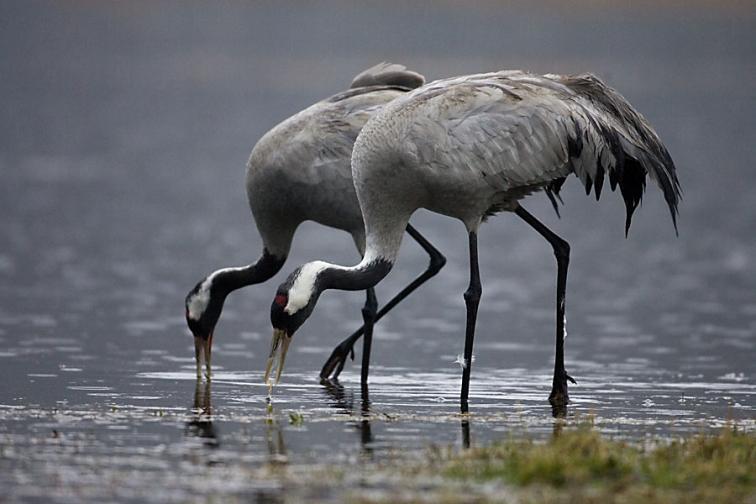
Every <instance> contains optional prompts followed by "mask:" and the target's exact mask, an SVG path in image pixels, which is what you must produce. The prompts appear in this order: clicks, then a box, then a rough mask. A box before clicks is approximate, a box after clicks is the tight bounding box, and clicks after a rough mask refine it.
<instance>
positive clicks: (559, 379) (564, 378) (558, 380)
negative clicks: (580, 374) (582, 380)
mask: <svg viewBox="0 0 756 504" xmlns="http://www.w3.org/2000/svg"><path fill="white" fill-rule="evenodd" d="M568 381H570V382H572V383H574V384H575V385H577V382H576V381H575V379H574V378H573V377H572V376H570V375H568V374H567V372H566V371H562V372H561V373H557V374H555V375H554V384H553V385H552V387H551V394H549V402H550V403H551V405H552V406H565V405H567V404H568V403H569V402H570V396H569V394H568V393H567V382H568Z"/></svg>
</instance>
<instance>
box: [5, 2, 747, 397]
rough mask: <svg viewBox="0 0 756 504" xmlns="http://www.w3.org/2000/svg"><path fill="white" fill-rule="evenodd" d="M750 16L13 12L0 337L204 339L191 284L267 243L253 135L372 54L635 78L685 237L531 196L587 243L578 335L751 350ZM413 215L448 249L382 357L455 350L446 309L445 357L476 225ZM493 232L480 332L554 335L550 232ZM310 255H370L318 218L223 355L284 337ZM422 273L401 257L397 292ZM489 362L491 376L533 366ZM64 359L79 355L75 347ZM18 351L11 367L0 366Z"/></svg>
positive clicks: (573, 320) (454, 8) (448, 69)
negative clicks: (675, 190) (252, 166)
mask: <svg viewBox="0 0 756 504" xmlns="http://www.w3.org/2000/svg"><path fill="white" fill-rule="evenodd" d="M755 20H756V10H755V9H754V6H753V4H751V3H749V2H729V3H728V2H725V3H721V2H716V3H715V2H693V3H689V2H669V3H662V4H657V3H653V2H640V3H634V4H633V5H632V6H631V5H626V4H625V3H622V2H608V3H607V2H568V3H562V2H545V3H532V2H514V3H499V2H472V3H470V2H412V1H410V2H381V3H368V4H359V5H358V4H354V3H352V2H338V1H327V2H317V3H291V4H286V3H284V4H282V3H280V2H252V3H241V2H221V3H200V2H139V1H136V2H89V1H74V2H63V3H60V2H39V1H23V2H8V1H6V2H3V3H2V5H0V26H1V27H2V28H1V29H0V54H1V56H2V57H0V74H2V76H3V77H2V79H0V96H2V97H3V98H2V109H1V110H0V113H2V116H1V117H2V120H1V121H0V170H2V174H3V176H2V180H3V183H2V184H1V185H0V215H2V217H1V218H0V240H1V241H0V243H2V245H1V246H0V338H2V341H3V343H4V345H5V346H6V347H8V346H9V345H20V344H22V343H24V342H28V341H30V340H33V339H34V338H42V339H44V338H47V337H52V336H54V337H65V338H68V339H70V340H71V344H70V345H71V346H75V347H80V348H81V349H82V353H84V354H88V355H91V356H92V357H94V359H95V360H97V361H101V360H107V359H108V357H107V356H108V355H111V354H113V353H114V350H115V349H119V350H123V351H124V352H130V351H132V350H140V349H144V348H149V347H151V346H156V347H158V348H163V347H169V348H175V347H176V346H180V347H181V348H183V347H184V346H185V347H186V349H187V352H189V348H190V346H191V341H190V338H189V337H188V336H187V334H185V331H184V327H183V325H184V322H183V313H182V312H183V307H182V303H183V298H184V295H185V294H186V292H188V291H189V289H190V288H191V287H192V286H193V285H194V283H195V282H197V281H198V280H200V279H201V278H202V277H203V276H204V275H205V274H207V273H209V272H210V271H212V270H214V269H216V268H218V267H222V266H231V265H241V264H247V263H249V262H251V261H253V260H254V259H256V257H257V255H258V253H259V251H260V249H261V245H260V240H259V237H258V235H257V233H256V229H255V227H254V224H253V222H252V219H251V214H250V212H249V209H248V207H247V202H246V195H245V191H244V186H243V180H244V167H245V163H246V160H247V156H248V155H249V152H250V150H251V148H252V146H253V145H254V143H255V142H256V140H257V139H259V138H260V136H261V135H262V134H263V133H264V132H265V131H267V130H268V129H269V128H271V127H272V126H273V125H275V124H276V123H277V122H279V121H281V120H282V119H284V118H286V117H288V116H289V115H291V114H293V113H295V112H297V111H298V110H301V109H302V108H304V107H306V106H308V105H310V104H311V103H313V102H315V101H317V100H319V99H322V98H324V97H326V96H328V95H330V94H333V93H335V92H337V91H339V90H341V89H344V88H346V87H347V86H348V84H349V83H350V81H351V78H352V77H353V76H354V75H355V74H357V73H358V72H360V71H361V70H363V69H364V68H367V67H369V66H371V65H373V64H375V63H377V62H380V61H393V62H397V63H402V64H405V65H407V66H408V67H409V68H411V69H413V70H416V71H418V72H421V73H423V74H424V75H425V76H426V77H427V78H428V80H432V79H435V78H441V77H446V76H451V75H458V74H464V73H474V72H480V71H489V70H495V69H503V68H521V69H527V70H532V71H534V72H542V73H545V72H557V73H579V72H585V71H590V72H593V73H596V74H597V75H599V76H600V77H601V78H603V79H604V80H605V81H606V82H607V83H609V84H610V85H612V86H614V87H615V88H617V89H618V90H620V92H621V93H623V94H624V95H625V96H626V97H627V98H628V99H629V101H630V102H631V103H633V104H634V105H635V106H636V107H637V108H638V110H640V111H641V112H642V113H643V114H644V115H645V116H646V117H647V118H648V120H649V121H650V122H651V123H652V124H653V125H654V126H655V128H656V129H657V131H658V133H659V135H660V136H661V138H662V139H663V141H664V142H665V143H666V144H667V146H668V148H669V150H670V152H671V154H672V156H673V158H674V160H675V161H676V163H677V166H678V171H679V176H680V181H681V183H682V187H683V190H684V200H683V203H682V206H681V210H680V213H681V215H680V237H679V239H678V238H675V235H674V231H673V228H672V225H671V222H670V219H669V217H668V215H667V212H666V210H665V208H664V207H663V204H662V198H661V197H660V193H658V192H657V189H656V188H655V187H653V186H650V187H649V191H648V193H647V195H646V198H645V199H644V205H643V207H642V208H641V209H639V211H638V212H637V214H636V218H635V220H634V223H633V228H632V229H631V233H630V237H629V239H627V240H625V238H624V237H623V211H624V210H623V208H622V207H623V206H622V203H621V198H620V197H619V195H618V194H612V193H608V192H607V193H606V194H605V196H604V198H603V199H602V201H601V202H600V204H597V203H596V202H595V201H593V200H592V198H586V197H585V196H583V195H582V193H581V189H580V184H579V183H577V182H576V181H570V182H569V183H568V184H567V185H566V189H567V190H566V192H565V195H564V199H565V206H564V208H563V211H562V214H563V218H562V219H561V221H558V220H557V219H556V218H555V217H554V215H553V212H552V211H551V210H550V209H549V206H548V204H547V201H546V198H545V197H543V196H542V195H536V196H532V197H531V198H530V200H529V201H528V202H527V206H528V208H530V209H531V211H533V212H535V213H536V214H537V215H538V216H539V217H540V218H542V219H543V220H544V221H545V222H547V223H548V224H549V225H552V226H553V227H552V228H553V229H554V230H555V231H556V232H558V233H559V234H561V235H562V236H563V237H564V238H566V239H567V240H568V241H570V242H571V243H572V246H573V261H572V265H571V267H572V269H571V271H570V283H569V290H568V316H569V317H570V332H571V333H573V332H574V333H576V334H577V333H580V334H584V335H585V337H586V339H589V340H590V339H593V338H595V337H596V336H601V335H602V334H601V332H602V326H601V324H602V323H604V325H607V324H609V325H612V326H613V327H614V331H615V332H616V331H617V330H618V329H617V327H618V326H624V327H625V329H627V330H628V333H631V335H635V336H637V333H638V332H644V331H646V332H653V333H657V332H659V331H661V332H663V333H664V335H663V338H661V337H660V340H663V341H661V342H660V344H661V343H663V344H664V345H667V346H669V347H670V348H673V349H674V351H675V352H677V351H678V350H679V348H680V347H681V346H689V345H691V344H695V345H699V346H698V347H697V348H698V350H696V352H700V351H701V350H703V349H704V348H709V347H711V346H717V345H719V344H720V343H721V341H720V339H721V336H722V334H723V333H722V332H721V331H722V330H725V333H727V331H731V332H735V333H738V332H739V331H742V332H743V336H744V337H745V335H746V334H747V336H748V337H747V338H746V340H745V342H746V343H748V348H747V350H748V351H749V352H750V355H749V358H750V357H753V356H754V355H753V353H752V352H753V345H752V343H753V332H754V323H755V322H754V321H755V320H756V300H755V299H754V297H753V288H754V283H755V282H754V280H755V278H756V276H755V275H754V273H753V251H754V243H756V238H754V233H753V229H754V228H753V226H754V222H756V220H755V219H754V217H755V215H756V210H755V208H756V205H755V204H754V203H753V194H752V187H753V182H752V181H751V180H750V173H751V171H752V170H750V168H749V167H750V166H751V165H752V164H753V159H754V157H755V156H754V154H756V114H755V113H754V112H755V111H756V87H754V84H753V83H754V78H756V35H754V33H756V30H754V28H755V27H756V24H755V23H754V21H755ZM414 221H415V222H416V224H417V226H418V227H419V228H420V229H421V230H422V231H423V232H424V233H426V235H427V236H428V237H429V238H430V239H431V240H432V241H433V242H434V243H436V245H437V246H438V247H439V248H440V249H441V250H442V251H443V252H444V253H445V254H446V255H447V257H448V258H449V259H450V261H449V264H448V266H447V267H446V269H445V270H444V271H443V272H442V273H441V274H440V275H439V277H438V278H437V279H435V280H434V281H432V282H430V283H429V284H428V285H427V286H426V287H425V288H423V289H422V290H421V291H420V292H419V293H417V294H416V295H415V296H413V297H412V298H411V299H410V300H409V301H407V302H406V303H405V305H404V306H403V307H402V308H400V309H399V310H397V316H396V317H393V318H390V319H387V320H386V323H385V324H382V328H383V329H384V330H385V331H387V332H392V331H393V332H400V333H401V334H402V338H401V339H399V340H394V341H393V342H392V344H391V345H383V344H379V345H376V350H375V351H376V352H378V354H377V358H376V362H385V363H386V364H388V361H389V360H390V358H393V357H396V354H395V353H394V349H393V348H392V347H393V346H394V345H395V344H400V343H396V341H401V340H402V339H413V340H415V339H418V338H420V339H423V340H429V341H431V342H432V343H433V344H438V345H441V343H438V339H437V338H436V336H434V335H433V334H431V333H434V332H437V331H438V330H439V328H438V327H434V326H433V322H432V321H434V320H435V321H438V320H446V319H448V322H449V323H451V324H452V327H451V328H448V327H447V329H449V331H450V332H452V333H454V334H453V337H449V338H448V339H447V340H445V341H444V343H443V345H444V351H443V353H446V354H453V355H456V354H457V353H460V352H461V346H462V342H461V336H460V335H458V334H457V333H458V332H459V330H460V328H461V327H462V325H461V324H462V321H463V318H464V305H463V302H462V299H461V295H462V292H463V291H464V289H465V287H466V285H467V250H466V240H465V236H464V228H463V227H462V226H461V225H460V224H459V223H457V222H454V221H451V220H449V219H447V218H444V217H440V216H436V215H431V214H429V213H427V212H422V211H421V212H419V213H418V214H417V216H416V217H415V219H414ZM481 240H482V243H481V248H482V252H481V262H482V268H483V274H484V298H483V303H482V314H481V320H480V331H481V332H480V334H481V335H482V336H481V337H480V339H479V341H485V340H486V339H487V338H486V336H485V335H486V334H487V333H495V334H494V335H492V336H491V338H489V339H491V340H492V341H498V342H502V341H510V340H515V341H517V340H530V339H533V338H534V334H538V338H539V339H538V341H539V343H543V345H544V348H547V347H548V346H549V344H550V342H551V334H552V329H551V327H550V326H551V324H552V320H551V316H552V306H551V305H552V303H553V300H552V298H553V283H554V277H555V274H554V269H555V267H554V264H553V260H552V257H551V251H550V249H549V246H548V245H547V244H546V243H545V242H543V241H542V240H541V238H540V237H538V236H537V235H536V234H535V233H533V232H532V231H530V230H529V229H528V228H527V227H526V226H523V225H522V224H520V223H519V222H517V221H516V219H514V218H512V217H511V216H507V215H504V216H499V217H497V218H495V219H492V220H491V222H490V224H488V225H486V226H485V227H484V228H483V231H482V233H481ZM318 258H319V259H325V260H331V261H336V262H341V263H344V264H350V263H353V262H354V261H355V260H356V254H355V252H354V251H353V247H352V244H351V241H350V239H349V237H348V236H347V235H346V234H344V233H340V232H337V231H333V230H330V229H324V228H322V227H320V226H317V225H315V224H306V225H304V226H303V227H302V228H301V229H300V231H299V233H298V234H297V236H296V238H295V242H294V246H293V250H292V254H291V256H290V259H289V261H288V263H287V264H286V266H285V267H284V269H283V271H282V272H281V273H280V274H279V275H278V276H277V277H276V278H275V279H274V280H271V281H270V282H268V283H267V284H265V285H263V286H257V287H251V288H248V289H245V290H244V291H241V292H239V293H237V294H235V295H233V296H231V297H230V298H229V300H228V302H227V305H226V310H225V312H224V316H223V318H222V320H221V322H220V325H219V328H218V335H219V338H218V339H217V345H218V350H217V355H218V358H217V363H218V364H219V365H221V364H222V363H227V361H225V359H224V356H223V353H224V345H225V344H227V343H239V344H241V343H240V342H243V341H244V340H240V337H241V336H243V334H245V333H254V334H252V335H251V336H250V335H249V334H247V337H254V338H256V337H257V333H264V339H265V340H267V337H268V336H267V332H268V326H269V322H268V306H269V302H270V298H271V296H272V294H273V291H274V289H275V286H276V285H277V284H278V283H279V282H280V281H281V280H282V279H283V278H285V275H286V274H288V273H289V272H290V271H291V270H292V269H293V268H294V267H295V266H296V265H298V264H300V263H302V262H306V261H309V260H312V259H318ZM425 261H426V259H425V256H424V255H423V253H422V252H421V251H420V250H419V249H417V247H416V246H415V245H414V244H409V245H407V246H405V247H404V251H403V256H402V260H401V261H400V262H399V264H398V266H397V269H396V271H394V272H392V274H391V276H390V277H389V279H388V280H387V281H386V282H384V283H383V284H381V286H380V287H381V288H380V290H379V301H380V300H385V299H387V297H389V296H390V295H391V294H392V293H393V292H394V291H395V290H396V289H398V288H399V287H400V286H401V285H403V282H405V281H406V280H408V278H409V276H411V275H414V274H416V273H418V272H420V271H421V270H422V269H423V268H424V266H425ZM362 297H363V296H361V295H357V294H348V293H337V292H332V293H328V294H327V295H326V296H324V297H323V299H322V301H321V303H320V306H319V309H318V310H317V311H316V313H315V316H314V317H313V319H312V321H311V322H309V324H308V327H306V328H305V329H306V330H304V331H302V333H301V335H300V341H298V344H299V345H317V346H323V347H324V348H326V347H330V346H331V345H332V344H335V343H336V342H337V340H338V339H340V336H341V334H342V333H344V334H346V333H347V332H348V331H349V330H350V329H352V328H354V327H355V325H358V322H359V319H360V315H359V308H360V306H361V304H362V302H363V299H362ZM341 306H344V307H345V308H344V310H340V309H339V310H336V309H335V308H336V307H341ZM439 307H443V308H444V310H443V313H441V312H440V311H439ZM606 310H614V311H613V312H612V313H609V314H607V312H606ZM401 313H403V314H405V315H406V316H407V318H406V319H403V318H402V317H401V316H400V314H401ZM351 314H353V315H351ZM408 314H410V315H408ZM704 314H705V315H706V316H705V317H704V316H703V315H704ZM347 315H349V316H347ZM606 315H612V316H614V317H615V318H614V321H613V323H609V322H606V321H605V320H604V319H603V318H602V316H606ZM696 317H699V318H696ZM418 319H420V320H426V322H425V324H426V326H427V327H425V326H421V327H415V328H413V329H412V331H411V332H413V333H414V334H413V335H409V334H408V335H406V338H405V336H404V334H405V329H407V327H406V326H405V325H404V324H403V322H401V321H402V320H404V321H405V322H412V321H415V323H416V321H417V320H418ZM392 320H393V322H392ZM602 321H603V322H602ZM620 322H621V323H620ZM533 324H536V325H535V326H534V325H533ZM665 324H666V325H665ZM442 325H443V324H442ZM644 325H649V327H646V328H642V326H644ZM720 326H721V327H720ZM444 327H446V326H444ZM680 327H683V328H684V329H680ZM662 328H663V329H662ZM417 329H422V330H421V331H419V332H418V331H417ZM442 329H443V328H442ZM333 332H335V333H337V334H335V335H334V334H333ZM613 334H614V333H613ZM620 334H622V331H620ZM318 335H320V336H318ZM541 338H542V339H541ZM576 339H577V338H576ZM594 342H595V339H594ZM571 343H573V342H571ZM413 344H414V343H413ZM259 345H267V341H265V342H260V343H259V344H257V343H250V344H249V345H247V344H246V343H244V346H245V350H247V351H248V353H247V354H246V357H251V354H257V353H258V351H259V350H260V349H259V348H258V346H259ZM37 346H38V345H37ZM232 348H233V347H232ZM237 350H238V349H237ZM49 351H50V349H45V352H46V353H47V352H49ZM633 351H640V350H633ZM568 352H569V351H568ZM53 353H55V352H53ZM73 353H76V352H73ZM116 353H117V352H116ZM232 353H234V354H236V355H237V356H238V352H232ZM437 353H438V352H437ZM740 355H742V353H741V354H740ZM324 357H325V355H315V356H313V359H314V360H313V362H319V361H320V360H321V358H324ZM399 357H400V358H401V356H399ZM548 357H549V354H548V353H547V354H546V355H542V356H538V357H537V358H539V359H542V360H543V361H544V363H545V361H546V359H547V358H548ZM0 358H1V357H0ZM40 358H42V357H40ZM497 359H503V361H498V362H496V361H494V362H490V363H488V364H492V365H496V366H498V365H500V364H501V365H506V363H507V360H508V359H514V361H519V357H517V356H514V357H513V356H511V355H504V354H503V355H501V356H498V357H497ZM56 360H59V361H61V362H62V363H63V364H66V365H68V364H69V361H68V360H67V356H66V355H65V354H63V355H57V356H56V357H55V358H54V359H52V361H51V363H50V364H51V365H53V366H54V367H55V366H58V365H59V362H55V361H56ZM224 361H225V362H224ZM18 362H22V361H19V359H15V360H14V359H7V362H5V363H4V364H3V366H2V368H3V371H2V372H3V373H9V372H12V371H13V372H15V371H16V370H15V369H14V366H16V363H18ZM261 362H262V360H261V358H260V356H259V355H257V358H256V359H255V360H250V359H245V360H244V361H239V362H234V365H238V366H239V367H241V368H244V369H249V368H253V369H259V368H260V366H261ZM300 364H301V365H302V366H303V367H307V365H305V363H304V362H302V361H299V360H297V359H296V358H294V359H292V361H291V362H290V365H292V366H298V365H300ZM91 365H95V366H96V365H97V364H96V363H92V364H91ZM124 365H126V364H124ZM23 366H26V363H24V364H23ZM23 366H22V367H23ZM14 386H15V385H14Z"/></svg>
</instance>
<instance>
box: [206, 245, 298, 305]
mask: <svg viewBox="0 0 756 504" xmlns="http://www.w3.org/2000/svg"><path fill="white" fill-rule="evenodd" d="M285 261H286V257H277V256H274V255H272V254H270V253H269V252H268V250H267V249H263V253H262V255H261V256H260V258H259V259H258V260H257V261H255V262H254V263H252V264H249V265H247V266H242V267H239V268H224V269H220V270H218V271H215V272H214V273H212V274H211V275H210V277H211V278H212V285H211V291H212V292H213V294H216V295H220V296H222V297H226V296H227V295H228V294H230V293H231V292H233V291H235V290H237V289H241V288H242V287H246V286H247V285H254V284H258V283H262V282H264V281H266V280H268V279H270V278H271V277H272V276H273V275H275V274H276V273H278V271H279V270H280V269H281V268H282V267H283V264H284V262H285Z"/></svg>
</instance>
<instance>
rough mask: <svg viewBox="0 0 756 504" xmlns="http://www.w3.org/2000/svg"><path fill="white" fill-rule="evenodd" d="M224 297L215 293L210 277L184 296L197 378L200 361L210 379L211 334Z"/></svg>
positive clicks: (200, 368) (199, 372)
mask: <svg viewBox="0 0 756 504" xmlns="http://www.w3.org/2000/svg"><path fill="white" fill-rule="evenodd" d="M224 298H225V296H221V295H219V294H218V293H216V292H215V289H213V285H212V279H211V278H210V277H208V278H206V279H204V280H203V281H201V282H199V283H198V284H197V285H196V286H195V287H194V289H192V290H191V291H190V292H189V294H188V295H187V296H186V300H185V303H184V304H185V315H186V325H187V326H188V327H189V330H190V331H192V335H193V336H194V357H195V361H196V364H197V378H201V377H202V361H203V360H204V363H205V373H206V375H207V378H208V379H210V356H211V352H212V348H213V332H214V331H215V325H216V324H217V323H218V319H219V318H220V314H221V311H222V310H223V301H224Z"/></svg>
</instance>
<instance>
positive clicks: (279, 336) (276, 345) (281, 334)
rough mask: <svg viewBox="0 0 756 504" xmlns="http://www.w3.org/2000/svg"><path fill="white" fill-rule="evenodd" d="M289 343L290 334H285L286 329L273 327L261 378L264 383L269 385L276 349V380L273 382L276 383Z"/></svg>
mask: <svg viewBox="0 0 756 504" xmlns="http://www.w3.org/2000/svg"><path fill="white" fill-rule="evenodd" d="M289 343H291V336H290V335H288V334H286V331H284V330H283V329H273V339H272V340H271V342H270V355H269V356H268V363H267V365H266V366H265V377H264V378H263V380H264V381H265V383H266V384H268V385H270V373H271V371H272V370H273V364H274V362H275V359H276V351H278V365H277V366H276V381H275V383H274V384H275V385H278V382H279V380H280V379H281V373H282V372H283V367H284V362H286V352H288V351H289Z"/></svg>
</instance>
